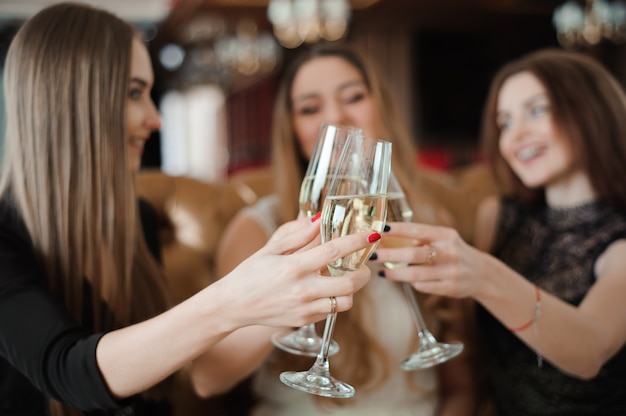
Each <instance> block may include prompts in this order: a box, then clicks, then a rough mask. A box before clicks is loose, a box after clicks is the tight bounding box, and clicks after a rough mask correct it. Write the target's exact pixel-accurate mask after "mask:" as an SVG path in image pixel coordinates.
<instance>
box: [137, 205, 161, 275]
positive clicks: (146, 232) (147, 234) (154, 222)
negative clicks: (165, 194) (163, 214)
mask: <svg viewBox="0 0 626 416" xmlns="http://www.w3.org/2000/svg"><path fill="white" fill-rule="evenodd" d="M139 218H140V220H141V229H142V230H143V236H144V238H145V240H146V244H147V245H148V249H149V250H150V252H151V253H152V255H153V256H154V258H155V259H157V261H158V262H159V263H162V259H161V240H159V232H158V230H159V228H158V227H159V219H158V218H159V217H158V215H157V212H156V210H155V209H154V207H153V206H152V205H150V204H149V203H148V201H146V200H145V199H141V198H140V199H139Z"/></svg>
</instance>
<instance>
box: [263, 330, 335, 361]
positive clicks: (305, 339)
mask: <svg viewBox="0 0 626 416" xmlns="http://www.w3.org/2000/svg"><path fill="white" fill-rule="evenodd" d="M272 343H273V344H274V345H275V346H276V347H278V348H280V349H281V350H283V351H287V352H289V353H291V354H295V355H303V356H306V357H317V354H319V352H320V350H321V348H322V338H320V337H319V336H317V335H315V334H314V335H308V334H303V333H302V332H301V331H294V332H290V333H288V334H286V335H285V334H284V333H282V332H277V333H275V334H274V335H272ZM338 352H339V344H337V343H336V342H335V341H332V340H331V341H330V346H329V347H328V355H329V356H331V355H335V354H337V353H338Z"/></svg>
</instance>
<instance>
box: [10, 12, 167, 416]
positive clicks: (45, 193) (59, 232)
mask: <svg viewBox="0 0 626 416" xmlns="http://www.w3.org/2000/svg"><path fill="white" fill-rule="evenodd" d="M136 36H137V33H136V32H135V30H134V29H133V28H132V27H131V26H129V25H128V24H127V23H125V22H123V21H122V20H120V19H118V18H117V17H115V16H114V15H112V14H110V13H108V12H105V11H102V10H98V9H95V8H92V7H89V6H84V5H78V4H71V3H62V4H57V5H54V6H51V7H48V8H46V9H44V10H43V11H41V12H39V13H38V14H37V15H35V16H34V17H32V18H31V19H30V20H29V21H27V22H26V23H25V24H24V25H23V26H22V27H21V28H20V30H19V31H18V33H17V35H16V36H15V38H14V40H13V41H12V43H11V45H10V48H9V51H8V54H7V58H6V66H5V76H4V89H5V99H6V135H5V143H6V148H5V155H4V162H3V172H2V179H1V183H0V193H1V195H2V197H3V198H9V199H10V200H11V202H12V204H13V205H14V206H15V207H16V209H17V211H18V212H19V214H20V215H21V217H22V219H23V221H24V224H25V226H26V229H27V231H28V234H29V236H30V239H31V240H32V243H33V245H34V248H35V250H36V253H37V255H38V257H39V258H40V261H41V264H42V265H43V267H44V270H45V273H46V281H47V283H48V285H49V288H50V290H51V292H52V293H53V295H54V296H55V297H56V298H58V299H59V300H60V301H61V302H62V303H63V305H65V306H66V308H67V309H68V310H69V311H70V313H71V314H72V316H73V317H74V318H75V319H76V321H77V322H78V323H81V324H83V325H84V326H86V327H87V328H92V330H93V331H105V330H112V329H116V328H119V327H121V326H125V325H128V324H131V323H135V322H138V321H142V320H145V319H147V318H149V317H152V316H154V315H156V314H158V313H160V312H163V311H164V310H166V309H167V308H168V305H169V302H168V297H167V290H166V283H165V278H164V276H163V274H162V271H161V268H160V266H159V265H158V264H157V263H156V262H155V260H154V259H153V257H152V256H151V255H150V253H149V251H148V249H147V245H146V243H145V241H144V238H143V233H142V231H141V228H140V221H139V218H138V216H139V214H138V204H137V196H136V194H135V189H134V178H133V173H131V172H130V170H129V164H128V159H127V154H126V152H127V147H128V145H127V142H126V134H125V114H126V102H127V96H128V87H129V79H130V62H131V45H132V41H133V39H134V38H135V37H136ZM86 285H88V286H90V287H91V299H84V297H85V296H84V293H88V292H85V288H86ZM84 304H85V305H90V306H91V308H92V312H93V322H85V320H86V318H85V317H84V314H83V305H84ZM107 308H108V310H110V314H106V315H105V314H103V313H102V311H103V310H106V309H107ZM89 321H91V319H89ZM51 406H52V407H53V411H54V412H55V414H80V412H77V411H76V410H71V409H70V408H69V407H67V406H61V405H59V404H58V403H56V404H55V403H51Z"/></svg>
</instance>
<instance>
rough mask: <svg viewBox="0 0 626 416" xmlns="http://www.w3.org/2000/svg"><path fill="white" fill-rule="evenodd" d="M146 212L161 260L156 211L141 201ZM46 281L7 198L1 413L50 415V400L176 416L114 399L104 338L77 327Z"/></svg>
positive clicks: (0, 272)
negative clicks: (100, 348) (104, 363)
mask: <svg viewBox="0 0 626 416" xmlns="http://www.w3.org/2000/svg"><path fill="white" fill-rule="evenodd" d="M140 212H141V214H142V225H143V226H144V227H145V228H146V231H147V235H146V239H147V240H148V246H149V247H150V248H151V249H153V250H155V249H156V251H155V252H154V254H155V255H157V257H158V256H159V253H158V240H157V241H154V240H153V239H154V238H155V237H156V234H155V233H154V232H153V230H154V229H156V228H155V227H154V228H153V227H152V225H151V224H150V221H151V220H150V218H151V215H152V214H151V213H150V207H149V205H147V204H146V203H144V202H142V203H140ZM44 276H45V274H44V272H43V269H42V267H41V265H40V264H39V262H38V260H37V257H36V255H35V252H34V250H33V247H32V244H31V242H30V239H29V237H28V235H27V233H26V231H25V228H24V226H23V223H22V221H21V219H20V218H19V216H18V215H17V213H16V212H15V210H14V209H13V207H12V206H11V205H10V204H9V203H8V202H7V201H6V200H0V415H3V416H8V415H10V416H31V415H32V416H43V415H46V414H48V410H47V406H48V397H54V398H57V399H59V400H60V401H62V402H64V403H67V404H70V405H72V406H74V407H77V408H79V409H82V410H84V414H85V415H90V416H92V415H93V416H96V415H146V416H147V415H151V416H153V415H154V416H156V415H159V416H160V415H168V414H169V413H170V410H169V409H170V408H169V405H168V404H167V403H154V402H151V401H146V400H144V399H142V398H141V397H140V396H137V397H133V398H129V399H125V400H116V399H115V398H114V397H112V396H111V394H110V392H109V391H108V389H107V387H106V385H105V383H104V380H103V379H102V376H101V374H100V371H99V369H98V366H97V363H96V357H95V351H96V346H97V343H98V341H99V340H100V338H101V337H102V335H103V333H99V334H94V333H93V332H92V331H90V330H89V329H88V328H83V327H81V326H79V325H77V324H76V323H75V321H74V320H73V318H72V317H71V316H69V314H68V312H67V311H66V309H65V308H64V307H63V306H62V305H61V304H59V302H57V301H56V299H55V298H54V297H53V296H52V295H51V294H50V292H49V291H48V290H47V288H46V284H45V281H44ZM85 290H86V294H88V293H89V287H86V288H85ZM89 299H90V296H85V301H86V302H89ZM84 309H85V310H86V311H87V310H91V308H90V307H89V306H88V305H86V307H85V308H84ZM96 409H100V410H96ZM102 409H104V410H102Z"/></svg>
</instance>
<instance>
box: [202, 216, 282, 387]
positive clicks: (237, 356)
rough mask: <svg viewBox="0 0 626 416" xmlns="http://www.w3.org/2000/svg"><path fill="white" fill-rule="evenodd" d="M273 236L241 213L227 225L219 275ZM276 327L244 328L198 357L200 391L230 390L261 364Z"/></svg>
mask: <svg viewBox="0 0 626 416" xmlns="http://www.w3.org/2000/svg"><path fill="white" fill-rule="evenodd" d="M268 238H269V236H267V234H266V233H265V230H264V229H263V227H261V226H260V225H259V224H258V223H257V222H256V221H255V220H254V219H253V218H252V217H250V216H246V215H238V216H236V217H235V218H234V219H233V221H232V222H231V223H230V224H229V225H228V227H227V228H226V230H225V232H224V234H223V237H222V240H221V242H220V246H219V248H218V252H217V256H216V271H217V276H224V275H226V274H227V273H229V272H230V271H231V270H232V269H234V268H235V267H236V266H237V265H239V263H241V262H242V261H243V260H245V259H246V258H247V257H249V256H250V255H251V254H252V253H254V252H255V251H256V250H258V249H259V248H260V247H262V246H263V244H265V243H266V242H267V239H268ZM276 330H277V329H276V328H273V327H267V326H258V325H257V326H250V327H246V328H241V329H239V330H237V331H235V332H233V333H232V334H230V335H229V336H227V337H226V338H225V339H223V340H222V341H220V342H219V343H217V344H216V345H215V346H214V347H213V348H211V349H210V350H209V351H207V352H206V353H204V354H203V355H201V356H200V357H198V358H197V359H196V360H194V363H193V366H192V372H191V376H192V381H193V385H194V389H195V390H196V393H198V395H200V396H202V397H208V396H212V395H216V394H220V393H223V392H226V391H228V390H229V389H231V388H232V387H234V386H235V385H236V384H237V383H238V382H240V381H241V380H243V379H244V378H245V377H247V376H248V375H250V374H251V373H252V372H253V371H254V370H255V369H256V368H258V367H259V366H260V365H261V364H262V363H263V361H264V360H265V358H266V357H267V355H268V354H269V353H270V352H271V351H272V349H273V346H272V343H271V341H270V337H271V335H272V334H273V333H274V332H275V331H276Z"/></svg>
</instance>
